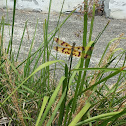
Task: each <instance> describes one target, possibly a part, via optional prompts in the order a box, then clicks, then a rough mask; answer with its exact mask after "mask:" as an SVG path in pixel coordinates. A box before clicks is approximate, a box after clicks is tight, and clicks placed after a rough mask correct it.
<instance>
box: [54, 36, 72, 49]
mask: <svg viewBox="0 0 126 126" xmlns="http://www.w3.org/2000/svg"><path fill="white" fill-rule="evenodd" d="M54 41H56V42H57V43H58V44H59V45H61V46H64V47H68V48H72V46H71V45H69V44H68V43H66V42H64V41H62V40H60V39H59V38H56V37H55V38H54Z"/></svg>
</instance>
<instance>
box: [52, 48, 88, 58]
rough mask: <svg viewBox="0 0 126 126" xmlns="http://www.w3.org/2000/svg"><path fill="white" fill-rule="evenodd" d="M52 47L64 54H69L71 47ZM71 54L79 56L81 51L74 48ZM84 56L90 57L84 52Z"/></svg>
mask: <svg viewBox="0 0 126 126" xmlns="http://www.w3.org/2000/svg"><path fill="white" fill-rule="evenodd" d="M54 49H55V50H56V51H58V52H61V53H64V54H66V55H70V54H71V48H63V47H58V46H55V47H54ZM72 55H73V56H75V57H81V56H82V53H81V52H79V51H77V50H75V49H74V50H73V54H72ZM84 58H90V56H88V55H86V54H84Z"/></svg>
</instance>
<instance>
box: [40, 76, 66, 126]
mask: <svg viewBox="0 0 126 126" xmlns="http://www.w3.org/2000/svg"><path fill="white" fill-rule="evenodd" d="M64 79H65V77H61V79H60V81H59V84H58V86H57V87H56V89H55V91H54V92H53V94H52V96H51V98H50V100H49V103H48V105H47V107H46V110H45V112H44V114H43V116H42V119H41V121H40V123H39V126H42V124H43V122H44V120H45V118H46V116H47V114H48V112H49V110H50V108H51V106H52V104H53V103H54V102H55V98H56V96H57V94H58V91H59V89H60V87H61V85H62V83H63V80H64Z"/></svg>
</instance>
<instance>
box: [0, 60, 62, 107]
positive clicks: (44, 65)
mask: <svg viewBox="0 0 126 126" xmlns="http://www.w3.org/2000/svg"><path fill="white" fill-rule="evenodd" d="M57 62H64V61H63V60H56V61H50V62H46V63H44V64H42V65H40V66H39V67H38V68H37V69H36V70H35V71H34V72H33V73H32V74H31V75H30V76H28V77H27V78H26V79H25V80H24V81H23V82H22V83H21V84H20V85H18V87H17V88H16V89H15V90H14V91H13V92H12V93H11V94H10V95H9V96H8V97H7V98H6V99H5V100H4V101H3V102H2V105H3V104H4V103H5V102H6V101H7V100H8V99H9V98H10V97H11V96H12V95H13V94H14V93H15V92H16V91H17V90H18V89H19V88H20V87H21V86H22V85H23V84H24V83H25V82H26V81H27V80H28V79H29V78H30V77H32V76H33V75H34V74H35V73H36V72H38V71H39V70H41V69H43V68H45V67H47V66H48V65H51V64H54V63H57ZM0 107H1V106H0Z"/></svg>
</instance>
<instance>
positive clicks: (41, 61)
mask: <svg viewBox="0 0 126 126" xmlns="http://www.w3.org/2000/svg"><path fill="white" fill-rule="evenodd" d="M96 2H97V1H94V2H93V4H91V3H88V1H87V0H84V10H83V16H84V18H83V19H84V20H83V43H82V45H83V46H84V47H91V48H94V47H95V44H96V43H97V41H98V40H99V38H100V37H101V35H102V34H103V32H104V31H105V29H106V27H107V26H108V24H109V21H108V23H107V24H106V25H105V27H104V29H103V30H102V31H100V32H99V34H98V35H97V37H96V38H95V40H94V41H92V33H93V25H94V17H95V8H96V4H97V3H96ZM51 3H52V1H51V0H50V4H49V13H48V18H47V20H46V19H45V21H44V24H43V32H44V34H43V42H42V44H41V45H40V46H39V47H38V49H37V51H35V52H32V50H33V46H34V40H35V35H36V32H37V30H36V29H37V25H38V20H37V23H36V27H35V31H34V35H33V39H32V42H31V46H30V49H29V52H28V55H27V58H26V59H25V60H24V61H20V60H19V54H20V50H21V46H22V42H23V39H24V34H25V32H26V29H27V22H28V21H26V23H25V26H24V30H23V34H22V38H21V41H20V44H19V48H18V51H17V53H14V52H13V46H12V45H13V34H14V23H15V11H16V10H15V6H16V0H14V8H13V21H12V27H11V35H10V41H9V42H8V47H7V49H5V48H4V47H3V45H4V41H6V40H4V29H5V28H6V27H5V26H6V25H8V27H9V26H10V24H9V23H5V20H4V17H2V19H1V23H0V31H1V34H0V113H1V114H0V124H5V123H6V124H7V123H8V125H21V126H25V125H28V126H29V125H30V126H34V125H35V126H42V125H46V126H50V125H59V126H62V125H63V126H68V125H69V126H74V125H77V126H78V125H83V126H87V125H90V126H94V125H98V126H111V125H113V126H117V125H121V126H123V125H125V124H126V105H125V103H126V77H125V75H126V74H125V73H126V70H125V68H126V65H125V61H126V57H125V52H126V50H124V49H122V48H118V45H119V43H120V41H121V40H122V39H126V38H124V37H123V34H121V35H120V36H119V37H117V38H114V39H112V40H111V41H110V42H109V43H108V45H107V46H106V48H105V51H104V52H103V54H102V57H101V59H100V61H99V63H98V64H97V65H96V67H94V68H90V67H89V63H90V59H91V57H92V53H93V50H89V48H88V49H87V50H83V51H82V54H87V55H89V56H90V58H87V59H84V58H83V57H82V58H80V60H79V62H78V63H77V64H76V66H74V67H73V68H71V64H72V57H71V62H70V67H69V65H68V64H67V63H66V62H65V61H64V60H57V57H56V56H53V57H54V60H53V61H50V56H51V55H52V54H51V49H52V46H53V45H51V44H50V42H51V41H52V39H53V37H54V36H55V35H56V33H57V32H58V31H59V30H60V28H61V27H62V26H63V24H64V23H65V22H66V21H67V19H69V18H70V16H71V15H72V14H73V13H74V12H75V11H76V9H77V8H75V9H74V10H73V11H72V12H71V13H70V14H69V15H68V16H67V18H66V19H65V20H64V21H63V22H61V23H59V21H60V17H61V15H62V8H63V6H62V8H61V12H60V16H59V19H58V22H57V27H56V28H55V29H54V30H53V31H52V32H50V33H48V27H49V19H50V9H51ZM63 4H64V1H63ZM89 5H92V10H91V11H90V14H91V25H90V32H89V35H88V34H87V26H88V23H87V21H88V15H89V11H88V9H89V7H90V6H89ZM79 7H80V6H79ZM90 9H91V8H90ZM88 36H89V38H88ZM52 44H53V43H52ZM50 45H51V46H50ZM116 52H118V53H116ZM18 60H19V61H18ZM120 60H122V61H123V63H122V64H121V66H119V63H120ZM114 61H116V63H114ZM57 63H58V64H60V65H61V69H62V70H63V71H64V73H65V74H64V76H61V78H60V79H59V80H58V82H56V76H55V75H56V71H57ZM52 64H54V66H55V68H53V69H52V68H51V65H52ZM113 64H114V65H113ZM113 77H114V79H115V81H114V83H111V85H110V82H111V79H112V78H113Z"/></svg>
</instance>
